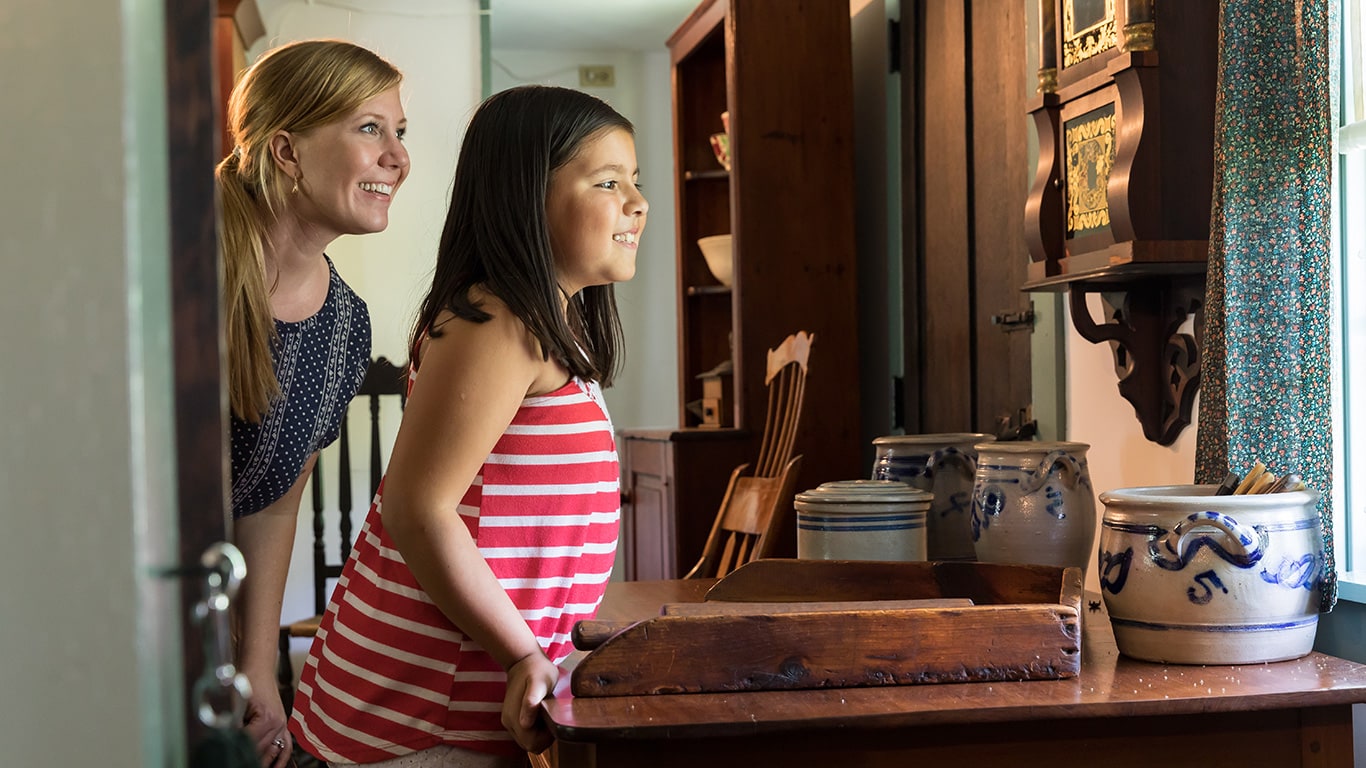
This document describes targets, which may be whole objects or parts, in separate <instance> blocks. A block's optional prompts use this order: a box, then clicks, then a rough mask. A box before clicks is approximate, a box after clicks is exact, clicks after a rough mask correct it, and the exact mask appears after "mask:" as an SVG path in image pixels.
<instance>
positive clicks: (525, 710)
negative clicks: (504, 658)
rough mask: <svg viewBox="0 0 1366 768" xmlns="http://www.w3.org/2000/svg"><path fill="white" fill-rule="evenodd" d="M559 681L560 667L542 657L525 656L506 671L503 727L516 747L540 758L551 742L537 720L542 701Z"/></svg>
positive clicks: (548, 735) (540, 654)
mask: <svg viewBox="0 0 1366 768" xmlns="http://www.w3.org/2000/svg"><path fill="white" fill-rule="evenodd" d="M559 678H560V670H559V667H556V666H555V665H554V664H552V663H551V662H550V659H547V658H546V657H545V654H543V653H540V652H539V651H538V652H536V653H532V654H528V655H527V656H524V657H522V658H521V659H519V660H518V661H517V663H516V664H513V665H512V666H511V667H510V668H509V669H508V689H507V694H506V695H505V696H504V697H503V727H504V728H506V729H507V730H508V732H509V733H511V734H512V738H513V739H515V740H516V741H517V745H518V746H520V747H521V748H522V749H525V750H526V751H527V752H530V753H532V754H540V753H541V752H544V751H545V750H546V748H547V747H549V746H550V744H551V742H552V741H554V738H553V737H552V736H551V735H550V731H549V729H547V728H546V726H545V723H544V722H542V721H541V719H540V714H541V710H540V706H541V701H542V700H544V699H545V698H546V697H548V696H550V695H552V692H553V691H554V690H555V683H556V682H557V681H558V680H559Z"/></svg>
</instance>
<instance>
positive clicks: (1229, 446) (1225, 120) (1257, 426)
mask: <svg viewBox="0 0 1366 768" xmlns="http://www.w3.org/2000/svg"><path fill="white" fill-rule="evenodd" d="M1333 4H1334V3H1333V2H1332V0H1222V2H1221V3H1220V19H1219V43H1220V44H1219V82H1218V97H1217V99H1216V104H1215V145H1214V202H1213V212H1212V220H1211V226H1210V249H1209V266H1208V272H1207V277H1206V287H1205V329H1204V341H1203V344H1204V348H1203V350H1202V363H1201V367H1202V370H1201V392H1200V419H1199V434H1198V437H1197V440H1196V480H1197V482H1202V483H1218V482H1220V481H1222V480H1223V478H1224V476H1225V474H1227V473H1228V472H1229V471H1230V470H1232V471H1238V472H1243V471H1246V470H1247V469H1249V468H1250V467H1251V466H1252V464H1253V463H1254V462H1255V461H1258V460H1260V461H1262V462H1263V463H1264V464H1266V465H1267V467H1268V468H1269V469H1271V470H1273V471H1275V472H1277V473H1278V474H1279V473H1286V472H1298V473H1299V474H1300V475H1301V476H1302V477H1303V478H1304V481H1305V483H1306V484H1308V485H1309V486H1310V487H1311V488H1313V489H1315V490H1317V491H1318V492H1319V493H1320V494H1321V497H1320V500H1319V514H1320V517H1321V519H1322V522H1323V536H1324V563H1323V592H1322V606H1321V608H1322V610H1324V611H1329V610H1332V607H1333V605H1334V603H1335V602H1336V600H1337V577H1336V567H1335V565H1334V554H1333V553H1334V548H1333V527H1332V526H1333V521H1332V505H1331V492H1332V482H1333V478H1332V463H1333V462H1332V439H1333V438H1332V420H1331V402H1330V390H1329V384H1330V378H1329V377H1330V375H1331V374H1330V350H1329V323H1330V320H1331V317H1330V313H1331V304H1330V301H1331V297H1330V295H1329V291H1330V283H1329V279H1330V269H1331V253H1330V250H1329V248H1330V243H1329V232H1330V209H1329V206H1330V196H1331V178H1332V177H1331V174H1332V157H1333V156H1332V103H1331V99H1332V93H1331V89H1330V82H1329V62H1330V54H1331V51H1330V48H1329V29H1330V21H1331V18H1332V17H1331V15H1330V10H1331V9H1330V5H1333ZM1158 30H1159V34H1161V19H1158Z"/></svg>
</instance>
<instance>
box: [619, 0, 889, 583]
mask: <svg viewBox="0 0 1366 768" xmlns="http://www.w3.org/2000/svg"><path fill="white" fill-rule="evenodd" d="M669 49H670V52H671V59H672V68H673V118H674V159H675V174H674V178H675V183H676V185H677V188H676V200H677V211H676V213H677V222H678V233H677V236H678V239H677V270H678V291H679V295H678V334H679V337H678V347H679V358H680V359H679V394H680V397H679V403H678V414H679V415H678V418H679V427H680V429H678V430H674V431H672V432H668V433H665V434H662V435H661V434H660V433H659V431H657V430H655V431H651V432H650V433H649V435H648V436H645V435H633V433H631V432H629V431H628V432H626V433H624V435H623V437H624V438H625V439H624V441H623V446H622V449H623V451H626V452H629V451H630V450H631V449H632V442H633V440H635V439H637V438H639V439H640V440H643V441H645V442H647V443H651V444H653V443H657V442H658V441H659V440H666V441H668V442H669V443H671V449H670V451H669V456H670V462H669V467H670V472H674V471H676V472H677V473H678V474H680V475H685V476H687V477H688V478H689V482H688V484H687V485H686V486H682V485H680V484H679V483H677V482H675V480H674V479H673V478H671V477H664V478H662V479H660V480H659V482H660V483H662V486H663V487H664V489H665V494H666V496H667V497H668V503H669V504H670V505H671V508H672V516H673V517H674V521H675V522H674V533H675V544H676V545H677V547H676V548H675V549H674V550H673V551H675V552H676V557H675V566H676V567H677V569H678V570H680V571H686V570H687V568H688V567H690V566H691V565H692V563H693V561H695V560H696V558H697V557H698V556H699V555H700V554H701V548H700V542H702V541H705V538H706V531H707V530H709V529H710V527H711V523H712V520H713V519H714V518H715V515H716V511H717V508H718V507H719V505H720V501H721V496H722V493H723V491H724V490H725V484H726V480H727V477H728V470H729V469H730V468H734V467H735V466H736V465H738V464H740V463H742V462H746V461H752V460H754V458H756V455H757V453H758V444H759V438H760V437H761V435H762V433H763V429H764V418H765V411H766V407H767V397H768V390H767V386H766V383H765V381H764V373H765V369H766V364H767V353H768V350H769V349H771V348H773V347H776V346H777V345H778V344H779V343H781V342H782V340H783V339H784V338H786V337H787V336H788V335H790V334H792V333H795V332H797V331H799V330H804V331H807V332H810V333H812V334H814V335H815V342H814V344H813V345H812V352H811V368H810V373H809V375H808V378H807V396H806V411H805V414H804V417H803V421H802V425H801V431H800V435H799V437H798V440H797V446H796V451H797V452H798V453H801V454H803V455H804V457H805V458H804V461H803V465H802V476H801V478H800V479H799V481H798V490H803V489H806V488H811V487H815V486H816V485H818V484H819V483H821V482H825V481H828V480H837V479H840V480H847V479H852V478H858V477H863V476H865V475H866V473H867V468H866V467H862V466H861V465H860V461H861V459H860V447H861V446H860V445H859V432H858V430H859V382H858V323H857V311H856V306H855V303H856V290H857V286H856V278H857V275H856V258H855V247H854V243H855V239H854V178H853V166H854V163H853V74H852V59H851V54H850V30H849V3H848V2H847V0H800V1H794V0H705V1H704V2H703V3H701V5H699V6H698V7H697V9H696V10H694V12H693V13H692V14H691V15H690V16H689V17H688V19H687V20H686V21H684V22H683V24H682V25H681V26H680V27H679V28H678V30H677V31H676V32H675V33H674V35H673V36H672V37H671V38H670V39H669ZM726 111H729V113H730V151H731V169H730V171H729V172H727V171H725V170H724V169H722V168H721V167H720V165H719V163H718V162H717V160H716V157H715V155H714V153H713V152H712V148H711V143H710V137H711V135H712V134H714V133H718V132H720V131H721V130H722V123H721V113H722V112H726ZM725 233H730V234H731V235H732V237H733V250H734V253H735V267H734V279H733V286H732V287H730V288H726V287H724V286H722V285H720V284H719V283H718V282H717V280H716V279H715V278H714V277H713V276H712V274H711V272H710V271H709V270H708V269H707V265H706V261H705V259H704V258H703V256H702V252H701V249H700V248H699V247H698V245H697V240H698V239H699V238H702V237H707V236H709V235H717V234H725ZM726 360H731V361H732V363H733V365H734V373H733V374H732V376H733V380H732V382H731V384H732V387H733V389H732V391H733V393H734V398H733V400H734V402H732V403H727V404H725V406H726V407H725V408H723V420H722V429H720V430H717V429H714V428H704V427H701V426H699V424H700V421H699V419H698V418H697V416H696V415H695V414H694V413H693V412H692V411H690V410H689V408H688V403H689V402H692V401H697V400H700V399H701V398H702V381H701V380H699V379H698V378H697V377H698V375H699V374H701V373H704V372H707V371H711V370H713V369H715V368H716V366H717V365H718V364H720V363H722V362H724V361H726ZM697 432H710V433H714V434H707V435H697V434H694V433H697ZM651 450H656V448H655V447H651ZM628 461H629V459H628ZM704 464H705V465H706V466H708V467H709V468H712V467H718V466H719V467H721V468H722V471H720V472H714V471H710V470H709V471H708V472H707V473H705V477H702V478H698V475H699V474H702V473H699V472H695V471H693V470H694V468H695V467H698V466H702V465H704ZM712 475H715V477H712ZM652 482H653V481H652ZM623 490H624V493H625V494H626V501H627V505H626V508H625V509H624V510H623V514H625V515H630V514H631V513H632V511H633V510H632V509H631V500H632V498H633V487H632V480H631V478H630V477H624V489H623ZM699 530H700V531H701V533H700V535H698V534H697V531H699ZM785 538H787V539H790V541H789V542H787V544H788V546H787V548H788V549H789V550H790V552H792V553H795V535H793V532H792V531H791V530H789V531H787V533H786V537H785ZM684 542H688V544H687V546H686V548H685V547H684ZM692 542H699V543H698V544H697V547H696V551H693V546H692ZM640 543H641V545H642V546H641V548H640V550H639V551H641V552H645V551H647V550H648V551H657V544H658V542H656V541H649V542H640ZM623 546H625V547H631V546H633V543H632V542H629V541H624V543H623ZM666 548H667V547H666ZM633 562H636V563H637V564H638V566H639V567H638V568H636V570H638V571H639V572H641V573H653V572H655V571H652V570H651V568H653V567H655V566H652V565H651V564H649V563H645V562H643V561H641V560H640V559H639V558H637V559H635V560H634V561H633Z"/></svg>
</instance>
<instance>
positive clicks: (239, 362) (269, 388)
mask: <svg viewBox="0 0 1366 768" xmlns="http://www.w3.org/2000/svg"><path fill="white" fill-rule="evenodd" d="M402 78H403V76H402V74H401V73H400V72H399V71H398V69H396V68H395V67H394V66H393V65H392V64H390V63H389V62H387V61H385V60H384V59H382V58H380V57H379V56H378V55H376V54H375V53H374V52H372V51H369V50H366V49H365V48H362V47H360V46H358V45H353V44H352V43H348V42H345V41H342V40H304V41H300V42H296V43H290V44H288V45H283V46H281V47H279V48H276V49H274V50H271V51H269V52H267V53H266V54H265V55H263V56H262V57H261V58H260V60H258V61H257V62H256V63H255V64H254V65H252V67H251V68H250V69H248V70H247V71H246V72H245V73H243V75H242V78H241V79H240V80H239V81H238V82H237V85H236V86H235V87H234V88H233V89H232V96H231V98H230V99H229V101H228V128H229V131H230V133H231V135H232V139H233V142H234V146H233V147H231V148H230V151H229V152H228V156H227V157H226V158H224V159H223V161H222V162H220V163H219V164H218V168H217V169H215V172H214V176H215V178H216V179H217V181H218V192H219V197H220V199H221V201H222V209H223V232H222V236H221V239H220V245H219V252H220V255H221V256H222V259H223V266H224V270H225V274H224V280H223V306H224V308H225V310H226V313H227V335H228V403H229V406H230V407H231V409H232V413H233V415H234V416H236V417H238V418H240V419H245V420H247V421H252V422H256V421H260V419H261V417H262V416H263V415H265V413H266V411H267V410H269V408H270V404H271V402H272V401H273V400H275V398H276V397H278V396H279V393H280V383H279V381H277V380H276V377H275V367H274V363H273V360H272V356H271V348H272V346H273V345H274V343H275V340H276V336H275V319H274V316H273V315H272V314H271V311H270V292H269V290H268V289H267V287H266V262H265V248H266V245H267V233H268V232H269V226H270V223H271V222H272V221H273V220H274V219H275V217H276V216H277V215H278V213H279V211H281V210H283V207H284V205H285V200H286V198H287V196H288V195H289V193H290V190H291V189H292V188H293V187H294V184H295V180H294V179H292V178H290V177H289V176H288V175H286V174H285V173H284V172H283V171H282V170H280V168H279V167H277V166H276V164H275V163H274V162H273V161H272V159H271V154H270V140H271V137H273V136H274V135H275V134H276V132H278V131H282V130H283V131H289V132H291V133H304V132H307V131H309V130H311V129H313V128H317V127H319V126H322V125H326V124H328V123H331V122H334V121H336V120H340V119H342V118H343V117H345V116H346V115H348V114H350V113H351V112H352V111H354V110H355V109H357V108H358V107H360V105H362V104H364V103H365V102H366V101H367V100H369V99H371V98H373V97H375V96H378V95H379V94H381V93H384V92H385V91H387V90H389V89H391V88H393V87H395V86H397V85H398V84H399V82H400V81H401V80H402Z"/></svg>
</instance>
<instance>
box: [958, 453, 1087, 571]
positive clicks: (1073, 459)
mask: <svg viewBox="0 0 1366 768" xmlns="http://www.w3.org/2000/svg"><path fill="white" fill-rule="evenodd" d="M1090 447H1091V446H1089V445H1087V444H1086V443H1068V442H1044V441H1032V440H1021V441H998V442H990V443H978V444H977V476H976V478H975V481H974V484H973V489H972V540H973V548H974V549H975V550H976V552H977V559H978V560H980V561H982V562H984V563H1032V564H1037V565H1057V566H1062V567H1068V566H1074V567H1077V568H1080V569H1082V570H1083V571H1085V569H1086V567H1087V565H1089V564H1090V563H1091V560H1092V559H1093V557H1094V556H1095V551H1096V550H1095V535H1096V499H1095V492H1094V491H1093V490H1092V489H1091V476H1090V474H1089V471H1088V470H1087V466H1086V449H1088V448H1090Z"/></svg>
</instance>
